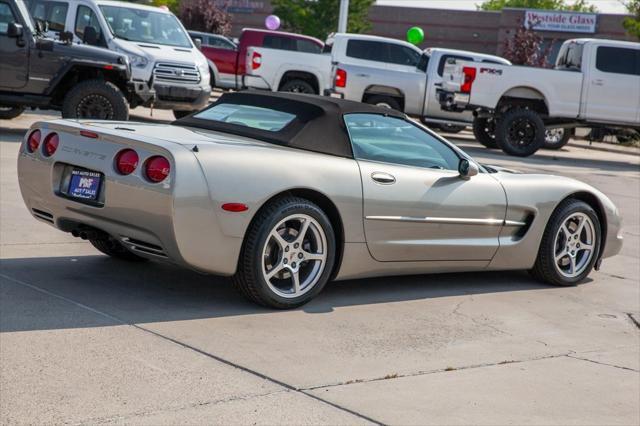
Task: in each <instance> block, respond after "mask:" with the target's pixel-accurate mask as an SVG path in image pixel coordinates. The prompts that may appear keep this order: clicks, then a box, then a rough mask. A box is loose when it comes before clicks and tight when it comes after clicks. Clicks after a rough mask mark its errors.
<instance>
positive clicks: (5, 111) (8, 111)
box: [0, 105, 24, 120]
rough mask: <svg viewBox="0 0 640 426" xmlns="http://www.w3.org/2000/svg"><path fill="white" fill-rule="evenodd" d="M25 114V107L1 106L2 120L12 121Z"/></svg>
mask: <svg viewBox="0 0 640 426" xmlns="http://www.w3.org/2000/svg"><path fill="white" fill-rule="evenodd" d="M23 112H24V107H19V106H13V107H8V106H3V105H0V120H11V119H12V118H16V117H18V116H19V115H20V114H22V113H23Z"/></svg>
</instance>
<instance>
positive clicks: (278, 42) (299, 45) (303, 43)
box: [262, 34, 322, 53]
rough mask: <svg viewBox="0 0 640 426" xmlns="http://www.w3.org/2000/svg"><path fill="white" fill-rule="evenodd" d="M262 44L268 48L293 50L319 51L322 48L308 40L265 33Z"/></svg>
mask: <svg viewBox="0 0 640 426" xmlns="http://www.w3.org/2000/svg"><path fill="white" fill-rule="evenodd" d="M262 46H263V47H267V48H269V49H279V50H292V51H295V52H306V53H320V52H321V50H322V48H321V47H320V46H319V45H317V44H316V43H314V42H312V41H310V40H304V39H296V38H292V37H285V36H280V35H271V34H269V35H265V36H264V40H263V41H262Z"/></svg>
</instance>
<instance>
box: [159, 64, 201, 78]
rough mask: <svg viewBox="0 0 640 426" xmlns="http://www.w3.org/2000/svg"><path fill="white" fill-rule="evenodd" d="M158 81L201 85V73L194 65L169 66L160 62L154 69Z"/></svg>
mask: <svg viewBox="0 0 640 426" xmlns="http://www.w3.org/2000/svg"><path fill="white" fill-rule="evenodd" d="M153 76H154V78H155V80H156V81H167V82H174V83H199V82H200V71H198V68H196V67H195V66H193V65H181V64H168V63H162V62H158V63H157V64H156V66H155V67H154V68H153Z"/></svg>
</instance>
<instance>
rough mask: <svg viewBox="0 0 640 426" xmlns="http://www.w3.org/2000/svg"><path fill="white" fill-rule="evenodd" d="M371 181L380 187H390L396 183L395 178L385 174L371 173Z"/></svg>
mask: <svg viewBox="0 0 640 426" xmlns="http://www.w3.org/2000/svg"><path fill="white" fill-rule="evenodd" d="M371 179H373V181H374V182H377V183H380V184H382V185H391V184H393V183H396V178H395V177H393V175H390V174H389V173H385V172H373V173H371Z"/></svg>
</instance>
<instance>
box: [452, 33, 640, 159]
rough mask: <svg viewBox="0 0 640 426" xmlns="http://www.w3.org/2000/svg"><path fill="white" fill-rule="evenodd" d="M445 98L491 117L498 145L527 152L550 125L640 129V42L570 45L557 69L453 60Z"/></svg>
mask: <svg viewBox="0 0 640 426" xmlns="http://www.w3.org/2000/svg"><path fill="white" fill-rule="evenodd" d="M440 103H441V105H442V106H443V108H445V109H447V110H449V111H456V112H463V111H474V114H475V115H476V117H478V118H479V119H486V120H491V121H492V122H493V123H495V124H494V127H495V138H496V142H497V144H498V145H499V146H500V147H501V148H502V149H503V150H504V151H505V152H506V153H508V154H510V155H517V156H528V155H531V154H533V153H534V152H536V151H537V150H538V149H539V148H541V147H542V146H543V145H544V138H545V126H547V127H562V128H565V129H571V128H575V127H577V126H580V127H599V126H608V127H628V128H632V129H638V128H640V43H632V42H625V41H616V40H603V39H574V40H567V41H566V42H564V43H563V44H562V46H561V48H560V51H559V53H558V58H557V60H556V64H555V67H554V69H544V68H532V67H520V66H504V65H498V64H490V65H487V64H479V63H477V62H469V61H460V60H453V61H450V63H447V65H446V66H445V72H444V83H443V89H442V94H441V96H440Z"/></svg>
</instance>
